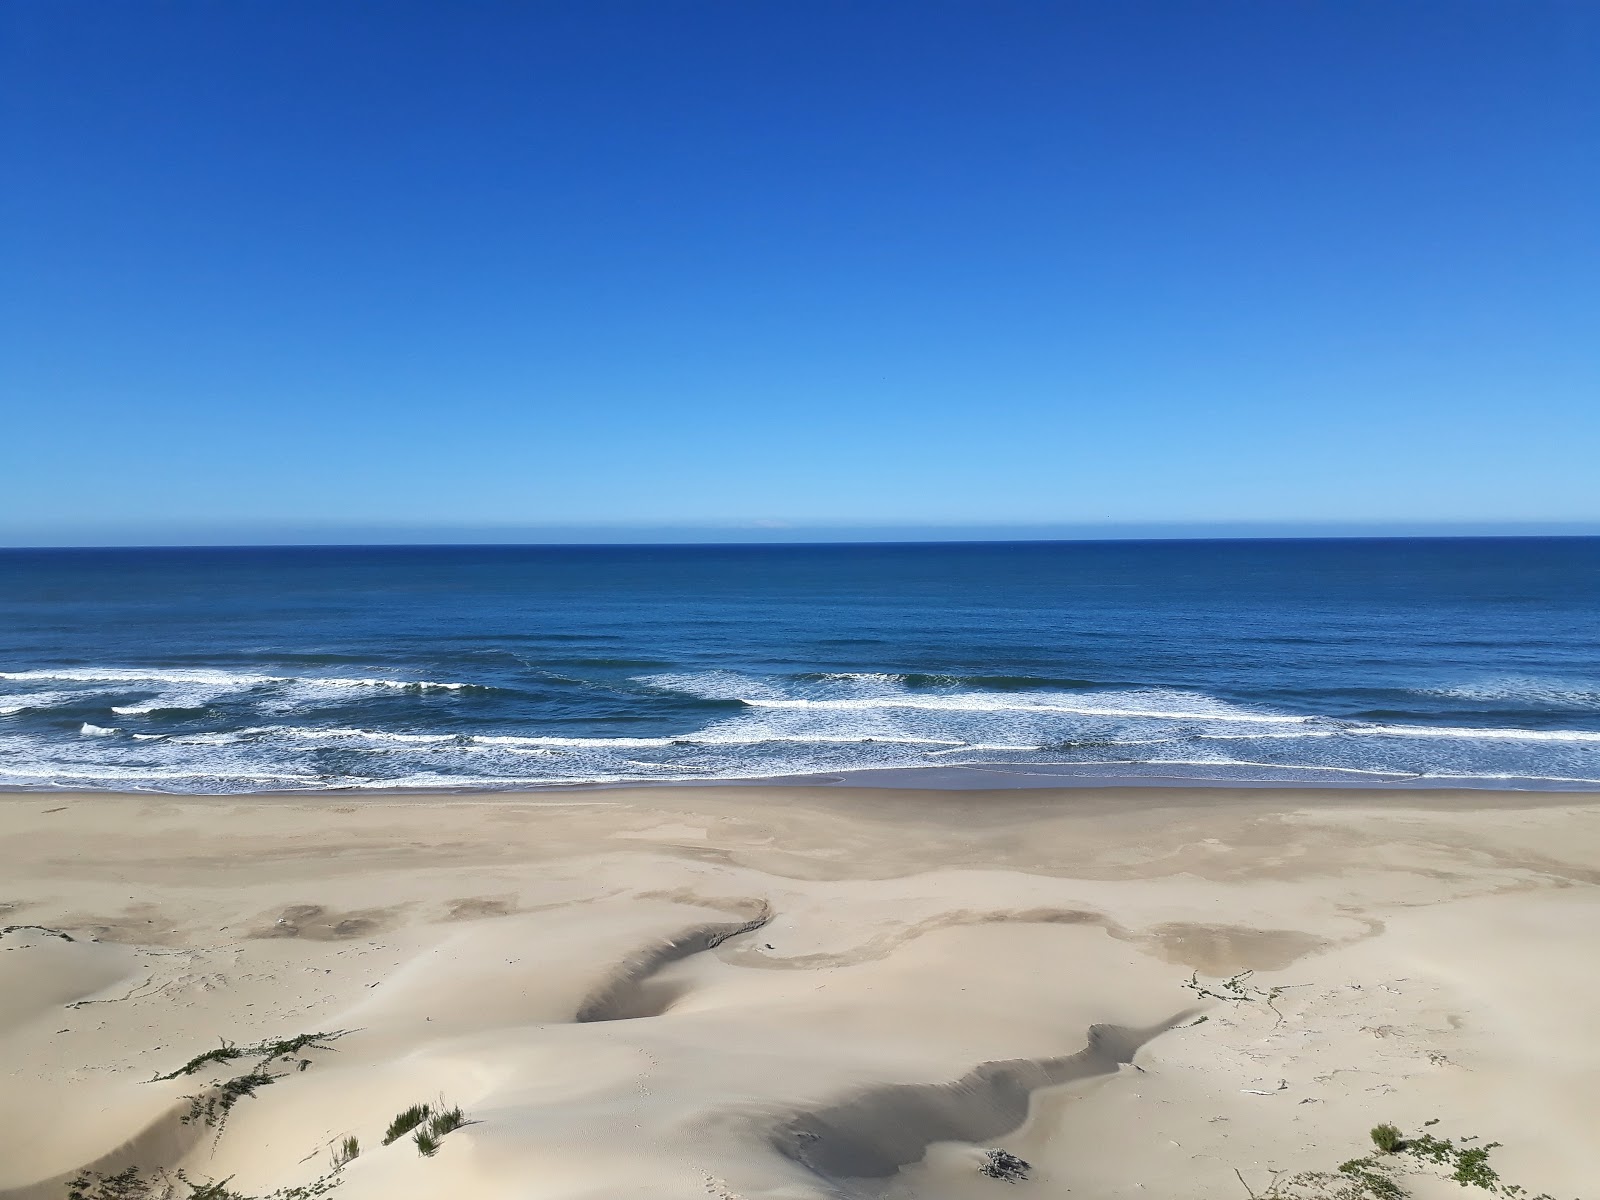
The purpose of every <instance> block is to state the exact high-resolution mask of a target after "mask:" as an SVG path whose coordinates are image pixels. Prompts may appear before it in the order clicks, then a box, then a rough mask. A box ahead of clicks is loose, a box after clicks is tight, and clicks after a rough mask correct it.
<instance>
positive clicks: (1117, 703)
mask: <svg viewBox="0 0 1600 1200" xmlns="http://www.w3.org/2000/svg"><path fill="white" fill-rule="evenodd" d="M1134 695H1136V694H1135V693H1128V694H1127V695H1126V697H1123V698H1119V699H1117V700H1113V701H1100V702H1097V701H1094V700H1092V699H1087V698H1086V699H1083V700H1079V699H1072V700H1067V699H1066V698H1064V697H1063V698H1061V699H1056V698H1055V697H1053V696H1046V695H1039V694H1028V693H1010V692H960V693H957V694H955V695H949V696H940V695H931V696H920V695H905V696H871V697H861V698H858V699H850V700H768V699H754V698H751V699H745V700H744V703H746V704H748V705H750V707H752V708H793V709H813V710H816V711H818V712H841V711H850V710H866V709H902V710H907V711H912V712H944V713H1005V712H1016V713H1062V714H1066V715H1070V716H1078V717H1134V718H1145V719H1152V720H1163V721H1240V722H1247V723H1252V724H1255V723H1259V724H1263V725H1303V724H1307V723H1309V722H1311V721H1316V720H1319V719H1320V718H1317V717H1303V716H1293V715H1290V714H1286V713H1263V712H1254V711H1251V710H1249V709H1243V708H1235V707H1233V706H1232V705H1224V704H1222V703H1221V702H1220V701H1217V702H1215V703H1216V707H1214V708H1206V707H1202V706H1201V705H1199V704H1196V705H1194V706H1192V707H1185V708H1145V707H1140V706H1139V705H1138V701H1137V700H1134V699H1132V697H1133V696H1134ZM1196 699H1197V700H1204V699H1206V698H1205V697H1196Z"/></svg>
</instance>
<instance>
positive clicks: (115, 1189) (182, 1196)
mask: <svg viewBox="0 0 1600 1200" xmlns="http://www.w3.org/2000/svg"><path fill="white" fill-rule="evenodd" d="M231 1182H232V1177H231V1176H230V1177H229V1178H228V1179H208V1180H206V1181H205V1182H204V1183H197V1182H195V1180H193V1179H191V1178H190V1177H189V1176H188V1175H186V1174H185V1173H184V1172H182V1171H178V1172H176V1173H175V1174H173V1175H169V1174H167V1172H165V1171H155V1172H152V1173H150V1174H148V1175H147V1174H145V1173H143V1172H142V1171H140V1170H139V1168H138V1167H129V1168H127V1170H124V1171H118V1172H117V1173H116V1174H115V1175H104V1174H101V1173H99V1172H97V1171H84V1172H83V1173H82V1174H80V1175H78V1176H77V1177H76V1178H75V1179H73V1180H72V1181H71V1182H70V1183H68V1184H67V1200H319V1197H322V1196H326V1195H327V1194H328V1193H329V1192H331V1191H332V1190H333V1189H334V1188H336V1187H338V1186H339V1184H340V1182H341V1180H339V1179H338V1178H337V1177H335V1176H334V1175H323V1176H321V1177H320V1178H318V1179H315V1180H313V1181H312V1182H310V1183H306V1184H302V1185H300V1186H299V1187H292V1188H279V1189H278V1190H277V1191H275V1192H269V1193H267V1194H266V1195H265V1196H246V1195H244V1194H243V1193H242V1192H236V1191H234V1190H233V1188H231V1187H229V1186H228V1185H229V1183H231ZM180 1188H187V1189H188V1191H186V1192H180V1191H179V1189H180Z"/></svg>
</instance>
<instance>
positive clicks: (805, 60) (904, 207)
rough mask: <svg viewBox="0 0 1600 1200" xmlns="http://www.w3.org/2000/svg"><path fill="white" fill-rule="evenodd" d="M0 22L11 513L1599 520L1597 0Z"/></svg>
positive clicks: (22, 519)
mask: <svg viewBox="0 0 1600 1200" xmlns="http://www.w3.org/2000/svg"><path fill="white" fill-rule="evenodd" d="M0 43H3V45H4V49H3V50H0V55H3V58H0V153H3V154H4V155H5V160H6V162H7V164H8V168H9V170H8V175H9V179H8V184H7V187H6V188H5V189H4V191H3V193H0V215H3V218H4V219H3V220H0V254H3V256H4V260H5V262H6V264H7V268H8V277H9V281H10V285H11V286H9V287H7V288H6V289H4V292H3V294H0V396H3V398H4V408H5V417H4V422H3V426H4V436H3V438H0V443H3V444H4V447H5V451H6V453H5V462H6V473H7V481H6V482H7V487H6V495H7V503H6V504H5V505H4V506H0V544H10V545H28V544H32V545H38V544H51V543H59V544H96V543H152V542H207V541H210V542H216V541H224V542H226V541H273V540H279V541H281V540H313V541H354V540H377V541H384V540H397V539H398V540H404V539H406V538H410V539H412V540H445V541H448V540H505V539H510V540H540V537H539V532H540V531H544V533H545V534H546V535H547V536H548V538H549V539H550V540H583V539H585V538H587V539H590V540H700V539H706V540H740V539H741V538H743V539H744V540H763V539H768V538H770V539H777V540H794V539H800V538H805V537H810V536H813V535H815V534H816V533H817V532H818V531H821V532H823V533H824V534H825V533H826V531H833V532H834V533H835V534H837V535H838V536H845V537H855V536H870V537H894V536H898V535H903V534H910V535H911V536H923V535H925V536H963V531H967V532H971V531H988V532H989V533H990V534H996V533H998V534H1000V535H1002V536H1003V535H1004V531H1008V530H1009V531H1013V532H1014V533H1015V532H1017V531H1021V534H1022V535H1032V534H1037V535H1040V536H1051V535H1058V536H1059V535H1066V536H1072V535H1073V534H1072V532H1071V531H1078V532H1079V533H1080V534H1082V533H1093V532H1096V531H1099V532H1101V533H1113V534H1114V533H1116V532H1117V531H1137V530H1144V531H1147V532H1148V531H1158V535H1159V531H1163V530H1165V531H1179V532H1181V531H1185V530H1187V531H1190V532H1199V533H1205V532H1212V533H1216V532H1225V531H1228V530H1236V531H1237V530H1247V531H1257V532H1260V531H1268V532H1270V531H1275V530H1277V531H1293V530H1307V531H1319V530H1320V531H1328V532H1338V531H1347V532H1360V531H1363V530H1413V531H1421V532H1429V531H1452V530H1461V531H1466V532H1492V531H1502V530H1503V531H1523V532H1532V531H1541V530H1548V531H1554V532H1583V531H1589V532H1593V531H1597V530H1600V482H1597V480H1600V472H1597V471H1596V470H1595V469H1594V466H1593V461H1592V460H1593V454H1594V449H1595V447H1596V446H1597V445H1600V403H1597V399H1600V336H1597V333H1600V320H1597V318H1600V286H1597V283H1596V281H1597V280H1600V223H1597V222H1596V221H1595V220H1594V214H1595V213H1596V212H1600V158H1597V156H1596V155H1595V154H1594V153H1593V147H1594V146H1595V144H1596V136H1597V134H1600V71H1597V70H1596V69H1595V65H1596V63H1597V62H1600V8H1596V7H1594V6H1591V5H1579V4H1568V3H1559V2H1547V3H1535V4H1529V5H1519V6H1498V5H1466V4H1455V3H1449V4H1446V3H1423V2H1408V3H1399V4H1377V3H1350V4H1341V5H1325V6H1304V5H1295V6H1289V5H1272V4H1267V3H1218V4H1205V5H1200V4H1192V3H1162V4H1128V5H1097V4H1088V3H1067V4H1059V5H1049V4H1022V3H1005V4H982V5H980V4H977V3H947V4H925V3H910V2H902V0H891V2H886V3H882V4H874V5H857V4H851V3H845V2H843V0H824V2H819V3H807V4H798V3H784V4H764V5H749V4H744V3H735V2H733V0H700V2H697V3H693V4H685V5H670V6H669V5H660V4H654V3H642V2H640V3H634V2H621V0H618V2H610V3H573V2H562V3H550V4H543V5H538V6H513V5H500V4H485V5H473V6H453V5H444V4H440V3H411V2H397V3H390V4H383V5H375V4H370V3H355V2H352V0H332V2H330V3H316V4H312V3H309V2H305V0H289V2H282V3H265V2H263V0H240V2H238V3H233V4H229V5H226V6H222V5H210V4H203V3H198V2H195V0H182V2H176V3H167V4H155V3H131V4H125V5H118V6H99V5H94V4H90V3H87V2H84V0H62V2H58V3H48V4H47V3H32V2H30V3H19V4H13V5H9V6H7V7H6V8H5V9H4V12H3V13H0ZM641 531H643V533H641ZM652 531H653V532H652ZM708 531H712V532H710V533H708ZM741 531H749V532H750V533H751V534H752V536H750V537H748V538H744V533H743V532H741ZM916 531H922V533H921V534H918V533H917V532H916ZM1029 531H1032V534H1030V533H1029ZM1052 531H1053V534H1052Z"/></svg>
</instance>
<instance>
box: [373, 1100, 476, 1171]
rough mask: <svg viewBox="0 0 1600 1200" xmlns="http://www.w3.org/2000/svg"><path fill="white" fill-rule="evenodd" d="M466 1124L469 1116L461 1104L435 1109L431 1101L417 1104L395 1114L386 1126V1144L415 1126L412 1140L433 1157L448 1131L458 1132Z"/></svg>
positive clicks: (418, 1147) (423, 1151)
mask: <svg viewBox="0 0 1600 1200" xmlns="http://www.w3.org/2000/svg"><path fill="white" fill-rule="evenodd" d="M440 1103H441V1104H443V1103H444V1102H443V1101H440ZM465 1124H467V1118H466V1116H465V1115H464V1114H463V1113H462V1111H461V1109H460V1108H459V1107H456V1108H439V1109H435V1108H434V1107H433V1105H431V1104H413V1105H412V1106H411V1107H410V1108H406V1109H402V1110H401V1111H400V1112H397V1113H396V1114H395V1116H394V1120H392V1121H390V1122H389V1128H388V1129H386V1130H384V1133H383V1144H384V1145H385V1146H387V1145H389V1144H390V1143H391V1142H397V1141H399V1140H400V1139H401V1138H403V1137H405V1136H406V1134H408V1133H411V1132H412V1131H413V1130H414V1131H415V1136H414V1137H413V1138H412V1139H411V1140H412V1141H414V1142H416V1144H417V1153H419V1154H421V1155H422V1156H423V1157H424V1158H432V1157H433V1156H434V1155H435V1154H437V1153H438V1152H439V1143H440V1141H441V1139H443V1137H444V1136H445V1134H447V1133H454V1132H455V1131H456V1130H458V1129H460V1128H461V1127H462V1126H463V1125H465Z"/></svg>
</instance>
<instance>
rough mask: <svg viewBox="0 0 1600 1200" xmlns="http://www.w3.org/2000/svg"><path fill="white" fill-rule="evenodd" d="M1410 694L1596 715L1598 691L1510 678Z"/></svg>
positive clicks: (1599, 708)
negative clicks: (1580, 711)
mask: <svg viewBox="0 0 1600 1200" xmlns="http://www.w3.org/2000/svg"><path fill="white" fill-rule="evenodd" d="M1412 694H1413V695H1418V696H1436V697H1439V698H1440V699H1445V700H1465V701H1468V702H1470V703H1480V704H1482V703H1489V704H1507V703H1512V704H1519V705H1523V706H1527V705H1535V706H1538V707H1541V708H1558V709H1578V710H1594V711H1600V688H1595V687H1593V686H1590V685H1587V684H1574V683H1571V682H1569V681H1567V680H1560V679H1538V678H1530V677H1521V676H1512V677H1506V678H1501V679H1485V680H1480V681H1478V682H1476V683H1462V684H1454V685H1451V686H1448V687H1432V688H1415V689H1412Z"/></svg>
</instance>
